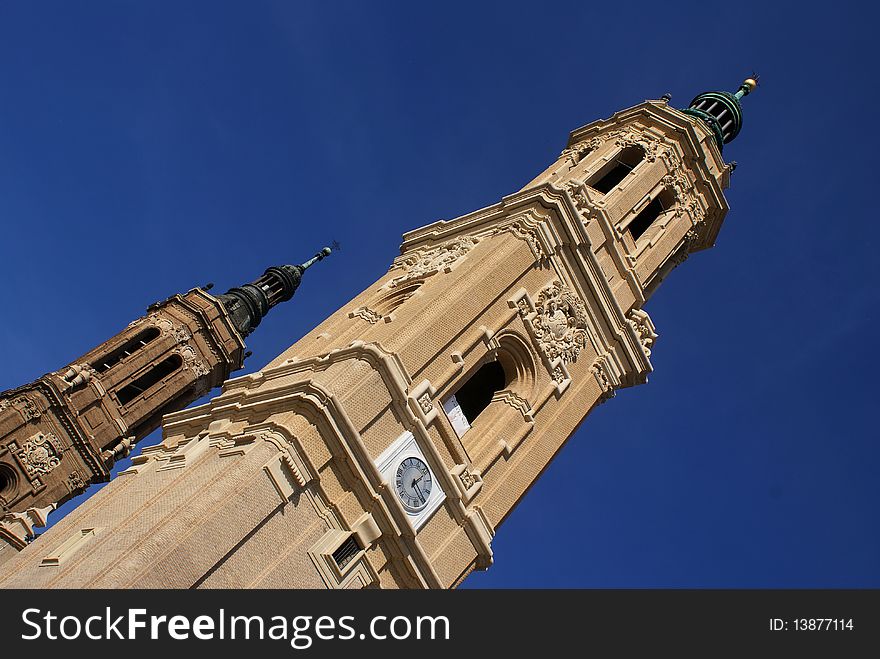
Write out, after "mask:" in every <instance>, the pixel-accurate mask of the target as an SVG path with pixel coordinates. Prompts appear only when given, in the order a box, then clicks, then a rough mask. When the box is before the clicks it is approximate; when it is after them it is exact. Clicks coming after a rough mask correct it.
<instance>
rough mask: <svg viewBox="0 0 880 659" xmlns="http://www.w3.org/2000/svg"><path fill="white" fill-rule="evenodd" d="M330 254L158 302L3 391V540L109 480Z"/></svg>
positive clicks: (22, 534)
mask: <svg viewBox="0 0 880 659" xmlns="http://www.w3.org/2000/svg"><path fill="white" fill-rule="evenodd" d="M327 254H329V249H326V250H325V251H322V252H320V253H319V254H317V255H316V256H315V257H314V258H313V259H312V260H311V261H308V262H306V263H304V264H302V265H296V266H290V265H285V266H281V267H275V268H269V269H268V270H267V271H266V272H265V274H264V275H263V276H262V277H260V278H259V279H258V280H257V281H255V282H253V283H251V284H245V285H244V286H241V287H239V288H233V289H231V290H230V291H229V292H227V293H226V294H224V295H218V296H213V295H211V294H209V293H208V290H209V289H210V286H206V287H204V288H194V289H193V290H191V291H189V292H188V293H186V294H184V295H175V296H173V297H170V298H168V299H167V300H165V301H164V302H157V303H156V304H153V305H151V306H150V307H149V309H147V315H146V316H144V317H142V318H138V319H137V320H135V321H134V322H132V323H131V324H130V325H129V326H128V327H127V328H126V329H124V330H123V331H122V332H120V333H119V334H117V335H116V336H114V337H113V338H112V339H110V340H108V341H105V342H104V343H102V344H101V345H99V346H98V347H97V348H95V349H94V350H92V351H90V352H88V353H86V354H85V355H83V356H82V357H80V358H79V359H77V360H76V361H74V362H73V363H72V364H70V365H68V366H66V367H64V368H62V369H60V370H58V371H55V372H54V373H49V374H47V375H44V376H43V377H41V378H39V379H38V380H36V381H35V382H32V383H30V384H27V385H24V386H22V387H18V388H17V389H12V390H10V391H4V392H2V393H0V546H2V545H3V542H2V540H5V541H6V542H7V543H9V544H10V545H12V546H13V547H15V548H19V549H20V548H21V547H23V546H24V544H25V543H26V541H27V536H29V535H32V533H33V526H34V525H37V526H42V525H43V524H45V515H46V514H47V513H48V511H49V510H51V509H52V507H54V506H55V505H58V504H60V503H63V502H64V501H66V500H68V499H69V498H71V497H73V496H75V495H77V494H79V493H80V492H82V491H84V490H85V489H86V488H87V487H88V485H89V483H98V482H103V481H106V480H109V478H110V469H111V467H112V466H113V464H114V462H116V460H118V459H119V458H121V457H125V456H127V455H128V454H129V452H130V451H131V447H132V446H133V445H134V444H135V443H137V442H138V441H140V440H141V439H143V438H144V437H145V436H146V435H148V434H149V433H151V432H152V431H153V430H155V429H156V428H157V427H158V426H159V423H160V420H161V418H162V415H163V414H167V413H168V412H172V411H176V410H180V409H183V408H184V407H186V406H187V405H189V404H190V403H192V402H193V401H194V400H196V399H197V398H199V397H201V396H203V395H204V394H206V393H207V392H208V391H210V390H211V389H212V388H214V387H216V386H218V385H219V384H220V383H222V382H223V381H224V380H226V379H227V378H228V377H229V374H230V373H231V372H232V371H234V370H237V369H240V368H241V367H242V365H243V361H244V358H245V356H246V353H245V352H244V350H245V344H244V337H246V336H247V335H248V334H250V332H251V331H252V330H253V329H254V328H255V327H256V326H257V325H259V323H260V320H261V319H262V317H263V316H264V315H265V314H266V313H267V312H268V311H269V309H270V308H271V307H273V306H275V305H276V304H278V303H279V302H283V301H285V300H289V299H290V298H291V297H293V294H294V292H295V291H296V289H297V287H298V286H299V283H300V279H301V277H302V273H303V272H304V271H305V270H306V268H308V267H309V266H310V265H311V264H312V263H314V262H316V261H318V260H321V259H323V258H324V257H325V256H326V255H327Z"/></svg>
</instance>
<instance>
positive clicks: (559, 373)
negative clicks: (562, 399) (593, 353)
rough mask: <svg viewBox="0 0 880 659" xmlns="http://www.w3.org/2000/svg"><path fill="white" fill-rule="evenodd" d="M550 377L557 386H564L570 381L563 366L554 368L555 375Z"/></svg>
mask: <svg viewBox="0 0 880 659" xmlns="http://www.w3.org/2000/svg"><path fill="white" fill-rule="evenodd" d="M550 375H551V377H552V378H553V381H554V382H555V383H556V384H562V383H563V382H565V381H566V380H567V379H568V377H567V376H566V375H565V371H563V370H562V367H561V366H557V367H556V368H554V369H553V373H551V374H550Z"/></svg>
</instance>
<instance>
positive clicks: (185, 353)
mask: <svg viewBox="0 0 880 659" xmlns="http://www.w3.org/2000/svg"><path fill="white" fill-rule="evenodd" d="M173 352H174V353H175V354H178V355H180V356H181V358H182V359H183V367H184V368H185V369H187V370H190V371H192V372H193V373H194V374H195V375H196V377H202V376H203V375H208V373H210V372H211V369H210V368H208V365H207V364H205V362H204V361H203V360H202V359H200V358H199V353H198V352H197V351H196V349H195V348H193V347H192V346H191V345H190V344H189V343H185V342H184V343H181V344H180V347H179V348H175V349H174V350H173Z"/></svg>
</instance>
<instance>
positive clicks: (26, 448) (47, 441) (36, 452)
mask: <svg viewBox="0 0 880 659" xmlns="http://www.w3.org/2000/svg"><path fill="white" fill-rule="evenodd" d="M61 453H62V451H61V450H60V449H59V448H58V438H57V437H56V436H55V435H54V434H52V433H50V432H49V433H42V432H38V433H36V434H35V435H31V436H30V437H29V438H28V439H26V440H25V441H24V445H23V446H22V447H21V448H20V449H18V452H17V453H16V456H17V457H18V459H19V461H20V462H21V465H22V467H24V470H25V473H27V475H28V478H30V479H31V480H34V479H35V478H37V477H38V476H40V475H41V474H48V473H49V472H50V471H52V470H53V469H55V467H57V466H58V465H59V464H61Z"/></svg>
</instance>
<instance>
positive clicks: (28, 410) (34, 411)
mask: <svg viewBox="0 0 880 659" xmlns="http://www.w3.org/2000/svg"><path fill="white" fill-rule="evenodd" d="M12 404H13V405H14V406H15V408H16V409H17V410H18V411H19V412H21V414H22V416H23V417H24V420H25V421H33V420H34V419H39V418H40V416H41V414H42V413H41V412H40V410H39V408H38V407H37V404H36V403H35V402H34V401H32V400H31V399H30V398H28V397H27V396H19V397H18V398H15V399H13V401H12Z"/></svg>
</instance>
